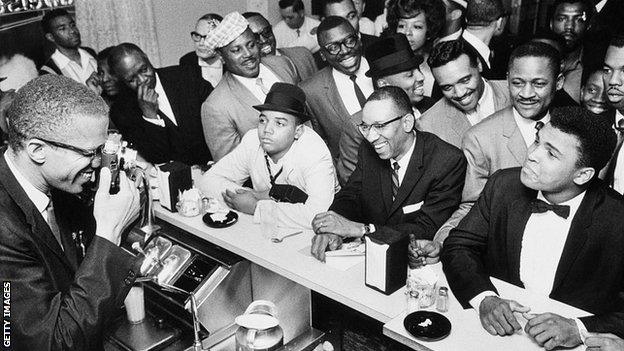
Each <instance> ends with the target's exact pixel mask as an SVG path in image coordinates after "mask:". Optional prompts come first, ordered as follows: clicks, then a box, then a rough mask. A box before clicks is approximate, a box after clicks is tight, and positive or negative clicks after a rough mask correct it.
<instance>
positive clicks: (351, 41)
mask: <svg viewBox="0 0 624 351" xmlns="http://www.w3.org/2000/svg"><path fill="white" fill-rule="evenodd" d="M358 40H359V38H358V36H357V35H355V34H352V35H349V36H348V37H346V38H344V39H343V40H342V41H336V42H333V43H329V44H327V45H325V46H324V48H325V50H327V52H329V53H330V54H332V55H337V54H338V53H339V52H340V50H341V49H342V46H343V45H344V46H345V47H346V48H347V49H353V48H354V47H355V46H356V45H357V43H358Z"/></svg>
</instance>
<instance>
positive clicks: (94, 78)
mask: <svg viewBox="0 0 624 351" xmlns="http://www.w3.org/2000/svg"><path fill="white" fill-rule="evenodd" d="M85 84H86V85H87V87H88V88H89V89H91V90H93V92H94V93H96V94H98V95H101V94H102V80H101V79H100V75H99V74H98V73H97V71H95V72H93V73H91V75H90V76H89V78H87V80H86V81H85Z"/></svg>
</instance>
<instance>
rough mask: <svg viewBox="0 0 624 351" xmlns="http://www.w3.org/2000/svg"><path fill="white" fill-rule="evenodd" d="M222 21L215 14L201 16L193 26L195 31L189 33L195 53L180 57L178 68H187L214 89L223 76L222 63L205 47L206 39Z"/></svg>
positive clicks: (216, 53) (214, 53)
mask: <svg viewBox="0 0 624 351" xmlns="http://www.w3.org/2000/svg"><path fill="white" fill-rule="evenodd" d="M221 20H223V17H221V16H219V15H217V14H216V13H208V14H205V15H203V16H201V17H200V18H199V19H198V20H197V24H195V30H194V31H192V32H191V39H192V40H193V45H194V46H195V51H191V52H189V53H187V54H186V55H184V56H182V57H180V66H185V67H189V68H190V69H192V70H193V72H195V75H196V76H201V77H202V78H203V79H204V80H206V81H208V82H210V84H211V85H212V86H213V87H216V86H217V84H219V81H220V80H221V77H222V76H223V62H222V61H221V56H219V53H218V52H217V51H216V50H215V49H214V48H211V47H209V46H208V45H207V43H206V37H207V36H208V33H210V32H211V31H212V30H213V29H215V28H216V27H217V25H218V24H219V23H220V22H221Z"/></svg>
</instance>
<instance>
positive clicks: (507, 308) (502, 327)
mask: <svg viewBox="0 0 624 351" xmlns="http://www.w3.org/2000/svg"><path fill="white" fill-rule="evenodd" d="M529 311H530V308H528V307H525V306H522V305H521V304H519V303H517V302H516V301H513V300H505V299H501V298H500V297H498V296H488V297H486V298H485V299H483V301H482V302H481V305H479V319H481V325H482V326H483V328H484V329H485V330H487V332H488V333H490V334H492V335H501V336H503V335H511V334H513V333H515V332H516V331H518V330H520V329H522V327H521V326H520V323H518V320H517V319H516V317H515V316H514V314H513V313H514V312H529Z"/></svg>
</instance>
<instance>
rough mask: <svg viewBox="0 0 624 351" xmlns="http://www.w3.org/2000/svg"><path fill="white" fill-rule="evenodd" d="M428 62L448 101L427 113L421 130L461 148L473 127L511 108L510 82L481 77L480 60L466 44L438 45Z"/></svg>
mask: <svg viewBox="0 0 624 351" xmlns="http://www.w3.org/2000/svg"><path fill="white" fill-rule="evenodd" d="M427 62H428V63H429V67H431V72H432V73H433V76H434V77H435V80H436V82H437V83H438V85H439V86H440V90H442V94H443V95H444V98H443V99H440V100H439V101H438V102H437V103H436V104H435V105H433V107H431V108H430V109H429V110H428V111H427V112H426V113H424V114H423V116H422V118H421V119H420V120H419V121H418V125H419V128H420V129H421V130H424V131H426V132H430V133H433V134H435V135H437V136H439V137H440V138H441V139H442V140H444V141H446V142H447V143H449V144H452V145H455V146H456V147H457V148H461V142H462V137H463V136H464V133H465V132H466V131H467V130H468V129H470V127H472V126H473V125H475V124H477V123H479V122H481V121H482V120H483V119H484V118H485V117H487V116H489V115H491V114H493V113H494V112H496V111H499V110H502V109H503V108H505V107H507V106H509V105H511V101H510V98H509V88H508V84H507V81H506V80H493V81H488V80H486V79H485V78H483V77H481V72H479V59H478V57H477V56H476V54H475V53H474V52H473V51H471V50H469V49H468V48H467V46H466V45H465V44H464V42H463V41H459V40H453V41H447V42H443V43H440V44H438V45H436V46H435V47H434V48H433V50H432V52H431V55H430V56H429V59H428V60H427Z"/></svg>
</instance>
